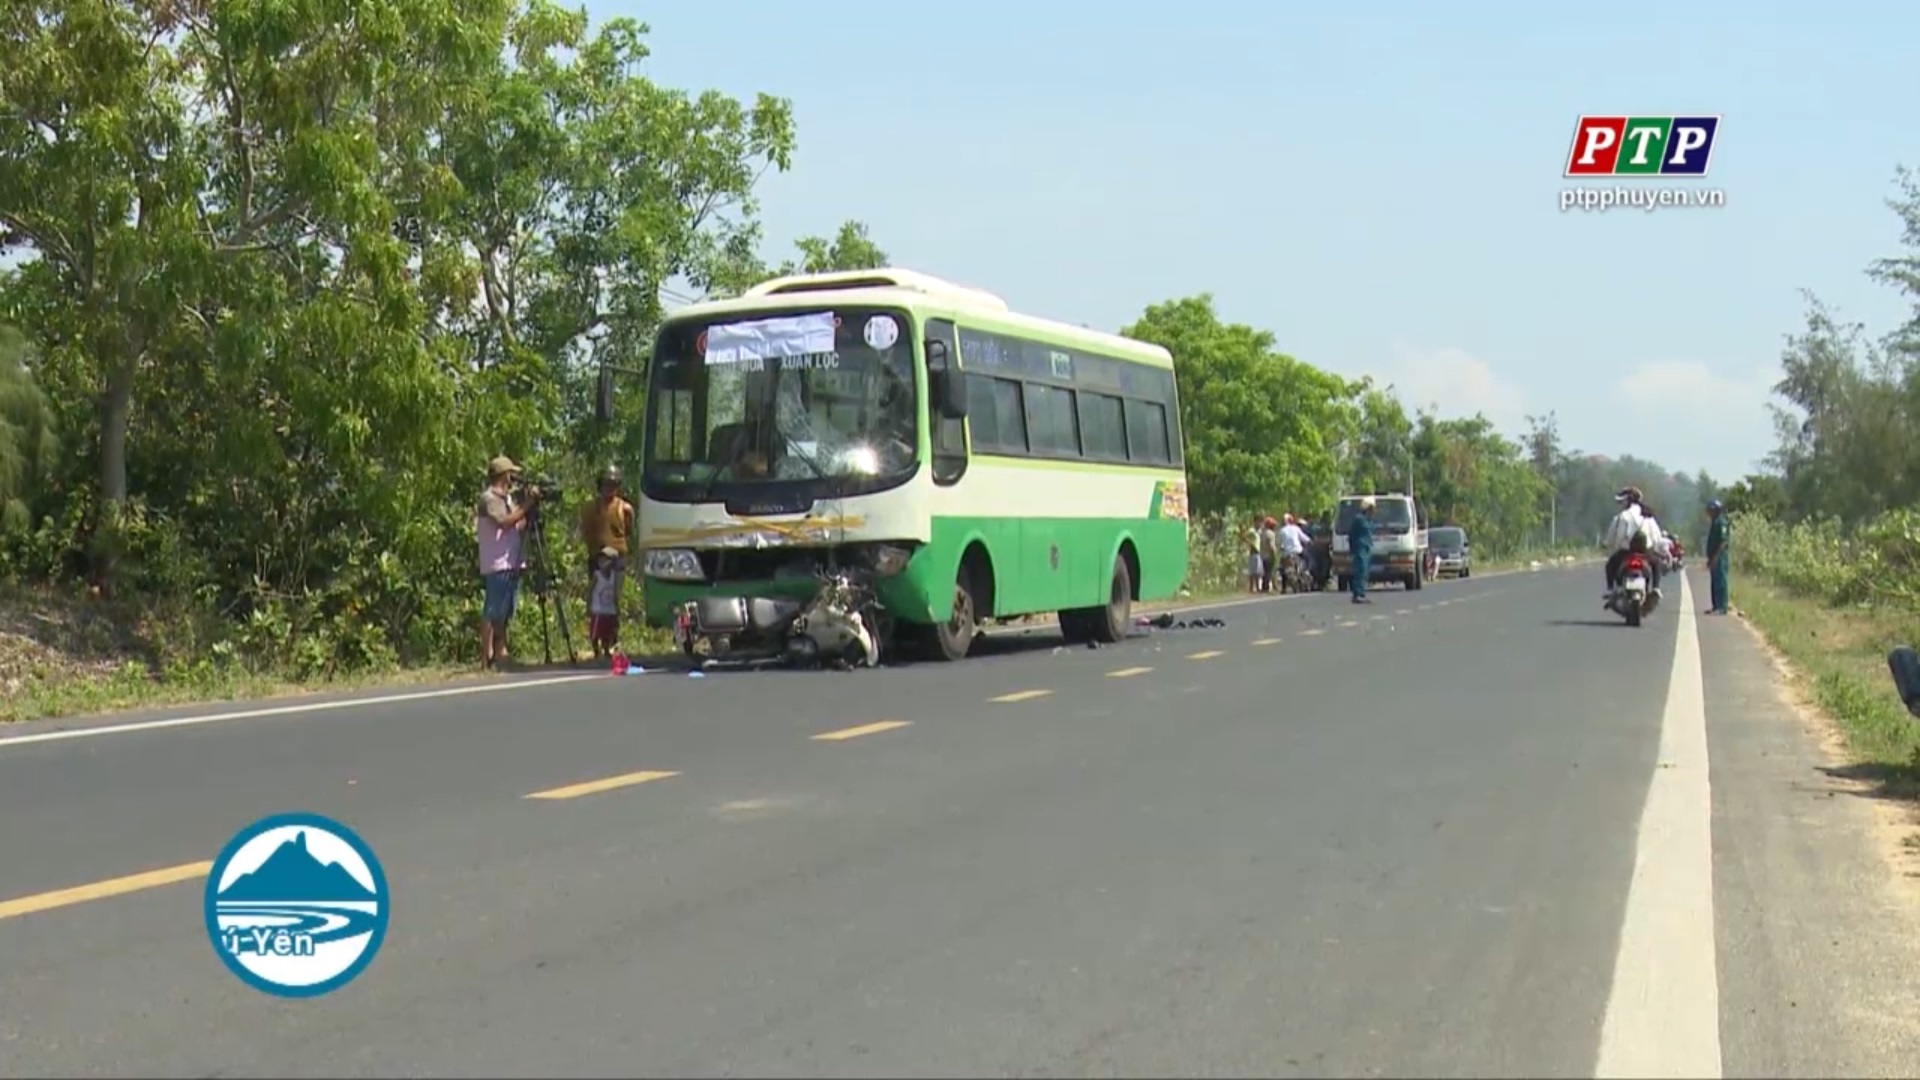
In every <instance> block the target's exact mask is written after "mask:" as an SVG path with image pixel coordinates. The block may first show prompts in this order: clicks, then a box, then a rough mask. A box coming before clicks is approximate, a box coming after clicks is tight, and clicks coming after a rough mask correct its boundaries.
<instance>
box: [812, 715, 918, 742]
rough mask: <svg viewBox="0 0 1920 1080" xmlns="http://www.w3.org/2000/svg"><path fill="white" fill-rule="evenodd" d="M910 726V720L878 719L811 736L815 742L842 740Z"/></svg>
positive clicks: (911, 724)
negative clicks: (869, 722)
mask: <svg viewBox="0 0 1920 1080" xmlns="http://www.w3.org/2000/svg"><path fill="white" fill-rule="evenodd" d="M912 726H913V722H912V721H910V720H879V721H876V722H874V723H871V724H861V725H860V726H859V727H850V728H841V729H840V730H839V731H823V732H821V733H820V734H818V735H815V736H814V737H813V738H814V741H815V742H844V741H845V740H847V739H857V738H859V737H860V736H862V735H878V734H880V733H881V732H883V731H895V730H898V729H900V728H903V727H912Z"/></svg>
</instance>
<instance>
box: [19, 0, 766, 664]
mask: <svg viewBox="0 0 1920 1080" xmlns="http://www.w3.org/2000/svg"><path fill="white" fill-rule="evenodd" d="M644 33H645V28H644V27H643V26H641V25H639V24H637V23H634V22H632V21H630V20H618V19H616V20H609V21H608V22H606V23H605V24H603V25H601V26H600V27H599V28H598V29H597V30H596V31H593V32H591V33H590V32H589V30H588V25H587V19H586V16H585V14H584V13H583V12H581V11H578V10H567V9H563V8H560V7H557V6H554V5H552V4H549V3H545V2H543V0H526V2H517V0H369V2H367V3H363V4H359V5H356V6H355V8H354V13H353V18H352V19H350V20H344V21H343V20H342V19H340V18H339V17H338V13H337V12H336V11H334V10H333V9H330V8H327V9H323V8H311V7H298V6H295V7H292V8H289V7H287V6H286V5H283V4H276V3H271V2H269V0H231V2H225V3H221V4H216V5H191V4H175V5H164V4H161V5H157V4H151V3H145V2H135V0H103V2H96V3H80V2H78V0H30V2H28V3H25V4H22V5H15V6H14V7H13V8H9V9H8V13H7V14H6V15H5V16H0V101H4V102H6V105H5V106H4V107H0V247H3V248H5V249H7V250H8V251H9V252H10V253H14V254H16V255H21V256H24V259H23V262H22V264H21V265H20V266H19V267H18V268H17V269H15V270H13V271H12V272H9V273H4V274H0V318H4V319H7V320H9V321H12V322H15V323H17V324H18V325H20V326H22V327H23V328H24V329H26V330H27V331H28V333H29V334H30V336H31V337H32V339H33V340H35V341H36V342H37V343H40V344H41V345H42V347H43V353H42V355H43V360H42V362H41V363H40V364H39V365H38V374H39V375H40V383H41V386H42V388H43V390H44V391H45V393H46V395H47V397H48V398H49V399H50V401H51V404H52V407H53V412H54V414H55V416H56V418H57V419H58V421H59V422H60V428H61V430H63V431H65V432H67V433H69V434H70V435H71V437H72V445H73V448H74V449H75V451H77V454H76V456H75V461H74V463H73V464H70V465H66V466H65V468H66V469H68V470H71V471H72V472H73V474H74V475H72V476H70V477H68V478H67V479H69V480H71V481H73V482H72V483H69V484H68V485H67V488H68V490H71V491H72V492H73V493H74V498H72V499H71V500H70V501H69V505H68V506H67V507H66V508H65V510H64V514H65V517H66V519H67V520H66V521H65V522H64V524H65V526H67V527H69V528H71V530H72V535H73V536H74V537H75V539H76V542H78V541H80V540H81V539H83V538H86V537H88V536H91V537H93V540H92V542H93V543H94V544H96V545H97V546H98V547H99V548H100V549H101V551H102V563H103V565H104V566H105V567H107V568H111V567H112V566H113V565H114V564H115V563H116V561H117V556H118V553H119V552H121V551H128V552H133V553H136V554H138V553H139V552H145V553H147V554H148V555H152V556H154V557H152V558H147V559H145V561H144V563H143V562H142V560H141V559H140V558H135V559H134V560H132V564H131V565H133V566H134V567H136V568H137V567H140V566H143V565H144V567H145V568H146V570H145V571H143V573H145V572H150V573H149V574H148V576H147V577H143V578H141V579H140V580H138V581H137V582H135V584H136V585H137V586H138V587H142V588H147V587H151V588H156V589H158V588H169V589H175V590H180V591H186V590H199V589H201V588H202V587H203V586H204V587H207V588H211V589H212V590H213V591H214V592H215V593H216V594H219V595H221V596H223V597H228V598H250V600H251V601H252V603H253V607H254V609H255V610H261V609H262V605H265V606H268V607H270V606H272V605H274V604H279V603H281V602H283V601H284V602H285V603H288V604H293V605H295V606H302V607H303V610H306V611H307V612H308V614H311V615H312V616H313V617H315V618H330V619H334V620H336V622H335V625H337V626H338V627H341V628H353V627H366V626H371V627H373V628H374V630H373V631H369V633H374V634H375V635H376V636H377V635H378V634H382V633H383V634H386V635H387V636H388V638H389V639H390V640H391V641H392V642H394V643H396V644H407V643H408V642H412V644H413V645H415V646H419V645H421V641H422V635H427V636H431V635H434V634H440V635H443V636H444V635H445V634H447V633H451V632H452V628H455V627H463V626H464V624H466V623H467V622H468V616H467V613H466V612H465V611H464V610H463V608H462V605H463V604H466V603H468V602H469V601H468V597H467V594H468V593H469V592H470V589H469V588H468V585H469V583H470V578H471V568H470V567H468V566H467V565H466V564H467V562H468V561H469V556H468V546H469V545H470V543H471V536H470V528H471V526H470V523H469V521H468V520H467V514H468V512H467V510H466V509H465V503H466V499H467V498H468V491H469V490H470V488H471V485H473V484H474V483H476V482H477V477H476V474H477V473H478V471H479V469H480V466H481V464H482V463H484V462H485V460H486V459H487V457H488V456H490V455H491V454H493V453H498V452H501V451H505V452H508V453H511V454H514V455H515V456H523V455H532V456H534V457H536V458H539V457H549V458H566V457H567V450H568V449H569V438H570V436H571V435H572V434H573V433H574V432H575V431H577V430H578V419H579V417H580V416H582V415H584V414H585V413H586V411H587V409H586V408H585V405H586V401H587V397H586V395H585V394H584V393H582V392H580V384H581V382H582V381H583V380H581V379H580V378H579V373H580V371H581V369H582V368H583V366H584V365H585V363H586V362H587V361H588V359H589V358H590V357H592V356H613V357H622V356H633V355H637V354H639V353H640V351H641V350H642V349H643V348H644V343H645V341H646V340H647V339H648V337H649V335H650V334H651V331H652V327H653V324H654V322H655V321H656V320H657V318H658V314H659V301H658V299H657V296H658V292H659V286H660V285H661V284H662V283H663V282H665V281H667V280H669V279H671V278H672V277H674V276H675V275H687V274H691V273H696V272H698V270H699V268H700V266H701V261H702V259H703V257H704V256H705V254H706V253H707V252H709V251H711V250H713V249H714V248H715V247H716V246H725V245H726V244H728V243H732V242H734V241H733V239H732V238H734V237H737V236H740V235H751V234H752V232H753V229H754V226H753V221H752V214H753V210H754V206H753V201H752V188H753V183H754V181H755V179H756V178H757V177H759V176H760V175H761V174H762V173H763V172H764V171H765V170H766V169H769V168H785V167H786V165H787V164H788V162H789V160H790V155H791V150H792V144H793V132H792V125H791V115H790V109H789V107H788V105H787V104H786V103H785V102H784V101H779V100H776V99H772V98H768V97H764V96H763V97H761V98H759V99H757V100H755V101H752V102H743V101H738V100H735V99H732V98H729V97H726V96H725V95H721V94H718V93H705V94H699V95H689V94H687V93H685V92H683V91H680V90H675V89H671V88H666V87H661V86H658V85H656V84H654V83H652V82H651V81H649V80H648V79H647V78H646V77H645V76H644V75H643V74H642V71H641V65H642V63H643V61H644V59H645V58H646V55H647V52H646V49H645V47H644V44H643V41H644ZM575 449H578V448H577V447H575ZM95 504H97V505H98V506H99V507H100V510H101V512H100V513H98V514H97V515H92V516H93V517H96V518H97V521H89V520H83V519H85V518H87V517H88V516H89V511H88V507H90V506H92V505H95ZM163 572H164V574H165V577H164V580H162V579H161V578H160V577H156V576H153V575H160V574H162V573H163ZM235 609H236V610H243V611H244V610H248V607H247V606H246V605H237V606H236V608H235ZM347 632H349V631H348V630H347V629H343V630H342V633H347ZM354 632H358V631H354ZM284 636H285V637H286V638H287V639H289V640H291V639H292V638H295V637H299V636H301V635H297V634H287V635H284ZM359 648H360V652H362V653H367V652H369V651H370V650H375V646H374V645H373V644H369V643H364V642H363V643H362V647H359ZM376 651H377V650H376Z"/></svg>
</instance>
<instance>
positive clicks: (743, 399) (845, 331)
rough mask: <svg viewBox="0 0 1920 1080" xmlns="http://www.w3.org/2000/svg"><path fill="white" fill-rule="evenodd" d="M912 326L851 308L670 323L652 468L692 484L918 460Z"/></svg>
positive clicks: (685, 488)
mask: <svg viewBox="0 0 1920 1080" xmlns="http://www.w3.org/2000/svg"><path fill="white" fill-rule="evenodd" d="M909 326H910V323H909V322H908V321H907V319H906V318H905V316H904V315H903V314H900V313H894V312H879V311H872V310H863V309H862V310H857V309H846V310H842V311H824V312H812V313H807V314H800V315H781V316H769V317H765V318H744V319H730V320H725V321H718V320H716V321H714V322H711V323H691V324H684V325H681V326H676V327H674V328H672V329H671V330H669V331H668V332H666V333H665V334H663V335H662V339H661V343H660V350H659V353H658V354H657V357H656V360H655V366H654V372H655V377H654V384H653V387H652V392H651V394H650V395H649V399H648V400H649V404H650V408H651V414H650V423H651V424H652V427H653V437H652V440H651V443H650V447H651V452H650V453H649V455H648V458H647V478H648V480H649V481H651V482H653V483H655V484H657V485H659V486H660V487H661V488H662V489H663V490H668V491H671V490H673V489H676V488H677V489H679V490H680V491H681V492H682V493H687V492H693V491H702V490H705V491H712V490H714V489H717V488H719V487H721V486H722V485H737V484H751V483H756V482H764V481H768V480H823V479H854V480H860V479H870V478H873V477H884V476H890V475H893V474H896V473H899V472H902V471H904V470H907V469H911V468H912V467H913V464H914V453H915V449H916V447H915V433H916V426H915V421H914V388H913V386H914V384H913V365H912V348H911V342H910V339H909V337H908V336H907V328H908V327H909Z"/></svg>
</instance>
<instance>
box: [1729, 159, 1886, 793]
mask: <svg viewBox="0 0 1920 1080" xmlns="http://www.w3.org/2000/svg"><path fill="white" fill-rule="evenodd" d="M1889 206H1890V207H1891V208H1892V209H1893V210H1894V211H1895V213H1896V214H1897V215H1898V219H1899V226H1900V231H1901V238H1902V247H1901V253H1900V254H1898V255H1896V256H1893V257H1890V258H1886V259H1881V260H1878V261H1876V262H1874V263H1873V264H1872V265H1871V266H1870V267H1869V268H1868V273H1869V274H1871V275H1872V276H1873V277H1874V278H1875V279H1877V280H1878V281H1880V282H1882V283H1884V284H1886V285H1887V286H1888V287H1890V288H1893V289H1895V290H1897V291H1898V292H1899V293H1900V294H1901V295H1902V296H1904V297H1905V298H1906V299H1907V300H1908V301H1910V302H1911V303H1912V310H1913V315H1912V318H1911V319H1910V320H1909V321H1908V322H1906V323H1905V324H1904V325H1902V326H1898V327H1894V328H1893V329H1892V330H1891V331H1890V332H1887V333H1885V334H1883V335H1882V336H1879V337H1878V338H1872V337H1870V336H1869V335H1868V332H1867V329H1866V327H1864V326H1862V325H1859V324H1855V323H1847V322H1845V321H1843V320H1842V319H1841V318H1840V317H1839V316H1838V315H1836V314H1835V313H1834V312H1831V311H1829V310H1828V309H1827V308H1826V307H1825V306H1824V305H1822V304H1821V303H1820V302H1819V300H1817V299H1816V298H1814V297H1812V296H1809V297H1808V310H1807V315H1806V326H1805V328H1804V329H1803V330H1802V331H1801V332H1800V333H1797V334H1794V335H1792V336H1791V337H1789V338H1788V340H1787V347H1786V349H1785V351H1784V353H1783V354H1782V356H1781V366H1782V371H1783V376H1784V377H1783V378H1782V379H1781V381H1780V383H1779V385H1778V386H1777V387H1776V388H1775V390H1776V393H1777V394H1778V396H1779V399H1780V402H1779V405H1778V406H1777V407H1776V409H1775V416H1776V421H1777V425H1778V428H1779V431H1780V436H1781V437H1780V444H1779V447H1778V449H1777V450H1776V451H1775V452H1774V454H1773V456H1772V458H1771V459H1770V461H1769V462H1768V466H1769V467H1768V469H1767V470H1766V471H1765V472H1762V473H1757V474H1755V475H1752V476H1748V477H1746V478H1744V479H1742V480H1741V481H1740V482H1739V483H1736V484H1734V485H1732V486H1731V487H1729V488H1728V489H1727V490H1726V492H1725V493H1724V500H1725V502H1726V504H1727V507H1728V509H1729V510H1730V511H1731V512H1733V513H1734V515H1735V517H1734V534H1733V537H1734V538H1733V548H1732V551H1733V558H1734V564H1733V570H1734V577H1733V581H1732V595H1733V601H1734V605H1735V607H1736V608H1738V609H1740V610H1741V611H1742V613H1744V614H1745V615H1746V616H1747V617H1748V618H1749V619H1751V620H1752V622H1753V624H1754V625H1755V626H1756V627H1758V628H1759V629H1760V630H1761V631H1762V632H1763V633H1764V634H1765V635H1766V636H1767V637H1768V639H1770V640H1771V641H1772V642H1773V643H1774V645H1775V646H1776V647H1777V648H1779V649H1780V650H1781V651H1782V652H1783V653H1784V654H1785V655H1786V656H1787V658H1788V659H1790V660H1791V661H1792V662H1793V663H1794V664H1795V666H1796V667H1798V668H1799V669H1800V670H1801V672H1802V673H1803V675H1804V677H1805V679H1806V680H1807V683H1808V686H1807V691H1808V693H1809V695H1810V696H1811V697H1812V698H1813V700H1814V701H1815V702H1816V703H1817V704H1818V705H1819V706H1820V707H1821V708H1822V709H1824V710H1826V711H1827V712H1828V713H1829V714H1831V715H1832V716H1833V718H1834V719H1835V720H1836V721H1838V723H1839V725H1840V727H1841V728H1842V730H1843V731H1844V732H1845V734H1846V737H1847V740H1848V744H1849V747H1850V748H1851V750H1852V751H1853V753H1854V754H1855V755H1856V756H1857V757H1858V759H1859V762H1860V765H1861V767H1862V769H1863V770H1864V771H1866V772H1868V773H1870V774H1871V775H1872V776H1873V777H1875V778H1876V779H1878V780H1879V781H1880V782H1881V783H1882V784H1883V785H1885V786H1886V787H1888V788H1889V789H1890V790H1891V791H1892V792H1894V793H1898V794H1901V795H1904V796H1907V797H1913V796H1916V795H1920V725H1917V724H1916V722H1915V721H1914V719H1913V718H1912V717H1910V716H1909V715H1908V714H1907V711H1906V709H1905V708H1904V707H1902V705H1901V703H1900V700H1899V697H1898V695H1897V694H1896V693H1895V692H1894V690H1893V684H1892V680H1891V678H1890V677H1889V675H1888V672H1887V663H1886V656H1887V651H1888V650H1889V649H1891V648H1893V647H1894V646H1896V645H1915V644H1920V177H1917V176H1916V175H1915V174H1914V173H1912V172H1910V171H1906V170H1902V171H1901V173H1900V175H1899V181H1898V184H1897V193H1896V196H1895V197H1894V198H1893V199H1891V200H1890V201H1889Z"/></svg>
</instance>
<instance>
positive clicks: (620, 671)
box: [613, 653, 627, 675]
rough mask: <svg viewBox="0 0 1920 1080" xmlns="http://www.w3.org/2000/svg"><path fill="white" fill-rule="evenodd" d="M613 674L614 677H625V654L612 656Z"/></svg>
mask: <svg viewBox="0 0 1920 1080" xmlns="http://www.w3.org/2000/svg"><path fill="white" fill-rule="evenodd" d="M613 673H614V674H615V675H625V674H626V673H627V657H626V654H625V653H614V654H613Z"/></svg>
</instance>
